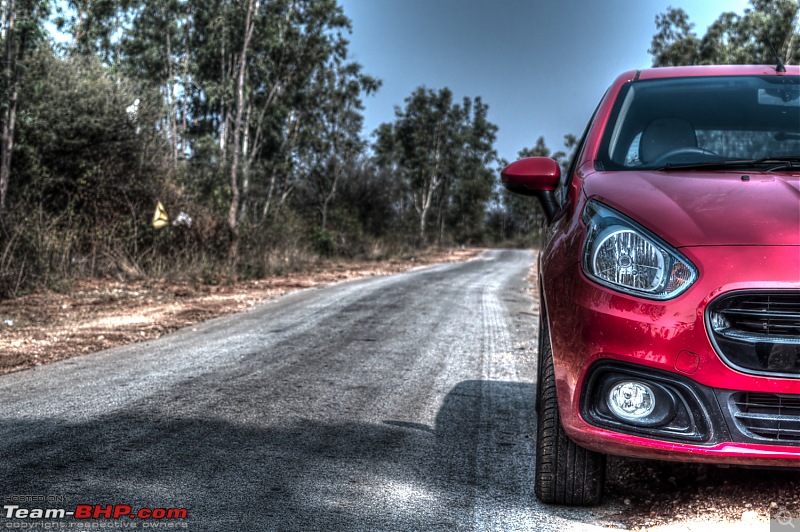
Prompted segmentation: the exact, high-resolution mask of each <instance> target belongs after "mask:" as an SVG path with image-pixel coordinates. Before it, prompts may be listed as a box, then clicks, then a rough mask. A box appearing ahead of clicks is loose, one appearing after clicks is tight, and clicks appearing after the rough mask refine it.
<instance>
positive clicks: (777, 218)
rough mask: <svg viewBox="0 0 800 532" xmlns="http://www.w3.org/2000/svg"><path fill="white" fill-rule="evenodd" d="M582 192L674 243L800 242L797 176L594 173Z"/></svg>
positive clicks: (724, 173)
mask: <svg viewBox="0 0 800 532" xmlns="http://www.w3.org/2000/svg"><path fill="white" fill-rule="evenodd" d="M584 192H585V193H586V195H587V197H589V198H594V199H597V200H599V201H601V202H603V203H605V204H606V205H608V206H610V207H613V208H615V209H617V210H618V211H620V212H622V213H624V214H626V215H628V216H629V217H631V218H632V219H634V220H636V221H637V222H639V223H640V224H642V225H643V226H645V227H646V228H648V229H650V230H651V231H653V232H654V233H656V234H657V235H658V236H660V237H661V238H663V239H664V240H665V241H667V242H669V243H670V244H672V245H673V246H675V247H690V246H741V245H762V246H779V245H795V246H797V245H800V176H798V175H786V174H776V173H771V174H764V173H753V174H744V173H741V172H738V173H732V172H677V171H671V172H659V171H643V172H630V171H628V172H598V173H591V174H589V175H587V176H585V177H584Z"/></svg>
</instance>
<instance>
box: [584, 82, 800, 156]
mask: <svg viewBox="0 0 800 532" xmlns="http://www.w3.org/2000/svg"><path fill="white" fill-rule="evenodd" d="M793 158H797V159H798V160H800V77H798V76H763V77H757V76H731V77H696V78H670V79H656V80H646V81H633V82H630V83H628V84H627V85H626V86H625V87H624V88H623V90H622V91H621V93H620V96H619V98H618V99H617V102H616V104H615V106H614V109H613V111H612V116H611V119H610V121H609V126H608V127H607V128H606V131H605V133H604V136H603V141H602V143H601V150H600V156H599V162H600V163H601V164H602V166H603V168H604V169H606V170H635V169H645V168H665V167H666V168H669V167H671V166H673V167H678V166H682V165H691V164H693V163H697V164H703V165H705V164H714V163H717V162H719V163H730V162H731V161H740V160H742V161H744V160H747V161H762V160H772V159H782V160H786V159H793Z"/></svg>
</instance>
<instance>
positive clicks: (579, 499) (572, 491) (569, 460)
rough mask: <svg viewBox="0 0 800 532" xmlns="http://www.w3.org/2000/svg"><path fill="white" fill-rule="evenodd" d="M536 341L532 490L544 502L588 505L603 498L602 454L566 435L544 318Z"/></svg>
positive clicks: (604, 459)
mask: <svg viewBox="0 0 800 532" xmlns="http://www.w3.org/2000/svg"><path fill="white" fill-rule="evenodd" d="M542 322H544V323H543V326H542V327H541V329H540V334H541V335H542V337H541V339H540V342H539V345H540V346H541V347H540V353H539V371H538V373H539V381H538V382H537V383H536V387H537V393H536V395H537V403H538V405H537V407H538V408H537V410H538V422H537V432H536V478H535V480H534V493H535V494H536V497H537V498H538V499H539V500H540V501H542V502H544V503H547V504H564V505H569V506H591V505H595V504H599V503H600V500H601V499H602V498H603V488H604V484H605V473H606V455H604V454H602V453H597V452H594V451H589V450H587V449H584V448H583V447H581V446H579V445H577V444H576V443H575V442H573V441H572V440H570V439H569V437H567V434H566V433H565V432H564V429H563V427H562V426H561V416H560V415H559V412H558V400H557V398H556V378H555V369H554V367H553V351H552V348H551V346H550V333H549V331H548V327H547V323H546V318H545V317H544V316H542Z"/></svg>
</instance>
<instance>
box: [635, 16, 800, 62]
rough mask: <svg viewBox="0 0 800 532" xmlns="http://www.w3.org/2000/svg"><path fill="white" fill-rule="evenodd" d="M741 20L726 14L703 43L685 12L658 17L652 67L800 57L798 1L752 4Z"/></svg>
mask: <svg viewBox="0 0 800 532" xmlns="http://www.w3.org/2000/svg"><path fill="white" fill-rule="evenodd" d="M750 4H751V7H748V8H747V9H745V10H744V14H743V15H737V14H736V13H732V12H728V13H723V14H721V15H720V16H719V18H717V20H716V21H714V23H713V24H712V25H711V26H709V28H708V30H707V32H706V34H705V35H704V36H703V37H702V38H699V37H698V36H697V35H696V34H695V33H694V32H693V31H692V28H693V27H694V24H692V23H691V22H689V16H688V15H687V14H686V12H685V11H684V10H683V9H679V8H669V9H668V10H667V12H666V13H663V14H659V15H657V16H656V28H657V30H658V31H657V32H656V34H655V35H653V40H652V42H651V45H650V49H649V53H650V54H651V55H652V56H653V66H679V65H711V64H747V63H754V64H772V63H776V62H777V59H776V57H775V53H773V49H772V47H773V46H774V47H775V51H776V52H777V53H778V55H780V56H781V58H782V60H783V62H784V63H792V62H794V61H796V60H797V59H798V58H800V37H798V34H799V33H800V2H798V0H751V2H750Z"/></svg>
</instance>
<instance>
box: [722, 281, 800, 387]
mask: <svg viewBox="0 0 800 532" xmlns="http://www.w3.org/2000/svg"><path fill="white" fill-rule="evenodd" d="M706 325H707V328H708V333H709V336H710V337H711V339H712V341H713V343H714V347H716V349H717V352H718V353H719V354H720V356H721V357H722V358H723V359H724V360H725V361H726V362H728V364H729V365H731V366H733V367H735V368H737V369H739V370H742V371H744V372H747V373H756V374H760V375H775V376H784V377H798V376H800V291H781V292H734V293H732V294H727V295H724V296H722V297H720V298H718V299H716V300H714V301H713V302H712V303H711V304H710V305H709V306H708V310H707V311H706Z"/></svg>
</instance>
